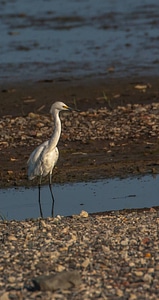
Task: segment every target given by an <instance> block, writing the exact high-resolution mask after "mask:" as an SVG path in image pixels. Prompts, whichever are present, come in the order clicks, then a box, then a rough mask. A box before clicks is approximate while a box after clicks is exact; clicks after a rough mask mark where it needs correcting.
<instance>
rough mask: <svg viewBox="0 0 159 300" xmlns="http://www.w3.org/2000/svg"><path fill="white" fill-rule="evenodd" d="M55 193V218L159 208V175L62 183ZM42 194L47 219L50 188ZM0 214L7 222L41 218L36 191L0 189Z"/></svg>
mask: <svg viewBox="0 0 159 300" xmlns="http://www.w3.org/2000/svg"><path fill="white" fill-rule="evenodd" d="M53 190H54V197H55V215H57V214H59V215H63V216H68V215H73V214H79V213H80V212H81V210H86V211H87V212H89V213H93V212H104V211H110V210H119V209H128V208H144V207H152V206H159V175H158V176H156V177H155V178H154V177H152V176H144V177H139V178H127V179H122V180H121V179H118V178H116V179H110V180H98V181H95V182H87V183H85V182H81V183H74V184H64V185H62V184H59V185H54V186H53ZM41 192H42V193H41V197H42V201H41V203H42V209H43V214H44V217H48V216H50V214H51V196H50V192H49V188H48V186H43V188H42V191H41ZM0 214H1V215H3V216H5V217H6V219H8V220H11V219H16V220H23V219H26V218H37V217H39V207H38V190H37V188H30V189H28V188H27V189H25V188H18V189H13V188H12V189H5V190H0Z"/></svg>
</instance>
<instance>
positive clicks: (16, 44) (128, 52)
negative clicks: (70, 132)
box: [0, 0, 159, 82]
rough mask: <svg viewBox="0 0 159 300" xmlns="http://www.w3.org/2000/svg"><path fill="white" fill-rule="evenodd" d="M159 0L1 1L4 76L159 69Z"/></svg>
mask: <svg viewBox="0 0 159 300" xmlns="http://www.w3.org/2000/svg"><path fill="white" fill-rule="evenodd" d="M158 28H159V1H158V0H151V1H149V0H144V1H142V0H138V1H137V0H136V1H132V0H127V1H124V0H120V1H118V0H107V1H105V0H99V1H96V0H83V1H82V0H81V1H78V0H69V1H65V0H54V1H50V0H45V1H44V0H39V1H31V0H27V1H25V0H8V1H0V33H1V34H0V41H1V43H0V80H1V81H5V82H6V81H16V80H17V81H20V80H37V79H46V78H51V79H59V78H63V79H66V78H72V77H79V76H94V75H95V76H103V75H107V76H116V77H117V76H135V75H143V74H144V75H145V74H148V75H150V74H151V75H158V74H159V52H158V49H159V30H158Z"/></svg>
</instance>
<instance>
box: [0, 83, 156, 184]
mask: <svg viewBox="0 0 159 300" xmlns="http://www.w3.org/2000/svg"><path fill="white" fill-rule="evenodd" d="M158 86H159V79H158V78H130V79H129V78H126V79H124V78H118V79H109V80H107V79H99V78H98V79H85V80H84V79H83V80H73V81H58V82H56V81H51V82H50V81H49V82H48V81H47V80H44V81H40V82H34V83H28V82H26V83H21V84H13V85H11V84H10V85H7V86H5V87H4V86H3V87H2V86H1V98H0V115H1V141H0V148H1V156H0V164H1V171H0V179H1V186H13V185H18V186H19V185H28V181H27V170H26V162H27V159H28V157H29V154H30V153H31V151H32V150H33V149H34V148H35V147H36V146H37V145H38V144H39V143H41V142H42V141H44V140H46V139H47V138H49V136H50V135H51V132H52V123H51V121H50V119H49V115H48V113H49V109H50V106H51V104H52V103H53V102H54V101H56V100H62V101H64V102H66V103H67V104H69V105H71V106H73V107H77V108H78V109H80V110H81V112H80V113H79V114H78V113H76V114H75V115H70V116H66V118H65V116H62V126H63V134H62V137H61V140H60V142H59V150H60V159H59V161H58V164H57V168H55V171H54V178H53V181H54V182H69V181H81V180H92V179H97V178H107V177H115V176H119V177H125V176H131V175H134V174H146V173H152V174H156V173H158V171H159V155H158V154H159V140H158V128H159V120H158V106H157V105H158V104H157V103H158V100H159V89H158ZM155 103H156V104H155ZM155 105H156V106H155ZM103 108H104V109H105V110H102V109H103ZM77 120H79V122H81V123H80V125H79V124H78V125H77ZM83 120H84V122H85V124H84V125H83ZM122 120H124V121H122ZM125 120H126V121H125ZM108 121H109V122H108ZM100 122H101V123H100ZM107 122H108V125H107ZM124 122H125V123H124ZM104 123H105V124H106V125H105V126H107V127H104V125H103V124H104ZM96 124H97V125H98V128H97V130H96ZM101 124H102V125H101ZM100 126H103V127H102V128H100ZM127 126H129V127H130V128H129V131H133V132H134V134H133V135H132V133H131V132H129V133H128V134H127V135H126V133H124V130H125V131H126V130H127ZM88 127H89V130H87V129H88ZM114 127H117V129H116V130H117V132H115V131H113V130H114ZM72 128H75V131H74V132H73V131H70V129H71V130H72ZM145 128H146V129H145ZM102 130H103V132H102ZM106 130H107V131H106ZM85 131H88V132H87V133H86V136H85ZM91 131H92V132H93V131H94V133H91ZM100 131H101V132H100ZM135 131H136V135H135ZM72 132H73V133H72ZM80 134H81V136H80ZM102 135H104V138H103V137H102Z"/></svg>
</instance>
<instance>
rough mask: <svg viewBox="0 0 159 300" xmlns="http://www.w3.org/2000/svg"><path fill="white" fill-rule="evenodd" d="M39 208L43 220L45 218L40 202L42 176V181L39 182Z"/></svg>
mask: <svg viewBox="0 0 159 300" xmlns="http://www.w3.org/2000/svg"><path fill="white" fill-rule="evenodd" d="M38 187H39V208H40V216H41V218H43V212H42V208H41V201H40V190H41V176H40V180H39V186H38Z"/></svg>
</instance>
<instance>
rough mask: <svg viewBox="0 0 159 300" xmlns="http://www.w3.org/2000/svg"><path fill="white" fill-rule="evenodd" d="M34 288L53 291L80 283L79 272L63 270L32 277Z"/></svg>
mask: <svg viewBox="0 0 159 300" xmlns="http://www.w3.org/2000/svg"><path fill="white" fill-rule="evenodd" d="M32 282H33V283H34V287H35V289H36V290H41V291H52V292H53V291H55V290H58V289H61V290H63V289H69V288H71V287H74V286H78V285H80V284H81V278H80V274H79V273H78V272H77V271H63V272H60V273H58V274H56V275H48V276H45V275H43V276H39V277H36V278H34V279H32Z"/></svg>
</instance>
